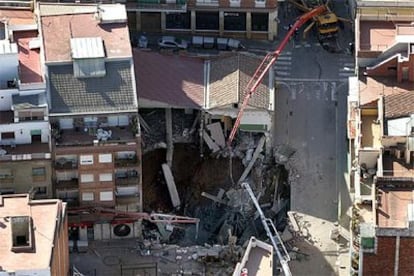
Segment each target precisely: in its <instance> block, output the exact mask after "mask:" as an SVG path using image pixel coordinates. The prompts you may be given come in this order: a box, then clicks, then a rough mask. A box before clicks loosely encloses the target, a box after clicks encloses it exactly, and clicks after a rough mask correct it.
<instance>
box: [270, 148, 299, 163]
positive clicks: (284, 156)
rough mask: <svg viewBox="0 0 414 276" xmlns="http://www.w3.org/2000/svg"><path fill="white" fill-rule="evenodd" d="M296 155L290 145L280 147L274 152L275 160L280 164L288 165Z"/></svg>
mask: <svg viewBox="0 0 414 276" xmlns="http://www.w3.org/2000/svg"><path fill="white" fill-rule="evenodd" d="M294 153H295V149H293V148H292V147H290V146H288V145H280V146H278V147H276V148H275V150H274V153H273V155H274V158H275V161H276V163H278V164H286V163H287V162H288V160H289V158H290V157H291V156H292V155H293V154H294Z"/></svg>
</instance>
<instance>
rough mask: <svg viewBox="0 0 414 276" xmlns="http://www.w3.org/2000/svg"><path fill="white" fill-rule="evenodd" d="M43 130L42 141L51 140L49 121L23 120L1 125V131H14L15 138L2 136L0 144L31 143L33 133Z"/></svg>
mask: <svg viewBox="0 0 414 276" xmlns="http://www.w3.org/2000/svg"><path fill="white" fill-rule="evenodd" d="M39 130H40V132H41V142H42V143H48V142H49V136H50V131H49V122H47V121H38V122H31V121H29V122H21V123H11V124H3V125H0V133H4V132H8V133H11V132H13V133H14V139H3V140H2V138H1V136H0V145H13V144H14V145H20V144H31V143H32V133H33V132H36V131H39Z"/></svg>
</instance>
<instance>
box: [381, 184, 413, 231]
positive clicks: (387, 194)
mask: <svg viewBox="0 0 414 276" xmlns="http://www.w3.org/2000/svg"><path fill="white" fill-rule="evenodd" d="M378 193H379V195H380V197H381V199H380V202H379V203H380V204H379V205H378V208H377V225H378V227H384V228H387V227H393V228H406V227H407V226H408V223H407V212H408V210H407V206H408V204H410V203H413V196H414V191H413V190H412V189H407V190H402V189H401V190H394V189H392V190H391V189H389V188H388V189H386V188H380V189H378Z"/></svg>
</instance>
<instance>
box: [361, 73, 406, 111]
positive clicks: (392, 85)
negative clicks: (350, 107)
mask: <svg viewBox="0 0 414 276" xmlns="http://www.w3.org/2000/svg"><path fill="white" fill-rule="evenodd" d="M413 90H414V83H410V82H403V83H398V82H397V80H396V78H395V77H362V78H360V81H359V91H360V93H359V101H360V104H361V105H366V104H369V103H372V102H374V101H377V100H378V99H379V98H380V97H382V96H387V95H394V94H399V93H403V92H407V91H413Z"/></svg>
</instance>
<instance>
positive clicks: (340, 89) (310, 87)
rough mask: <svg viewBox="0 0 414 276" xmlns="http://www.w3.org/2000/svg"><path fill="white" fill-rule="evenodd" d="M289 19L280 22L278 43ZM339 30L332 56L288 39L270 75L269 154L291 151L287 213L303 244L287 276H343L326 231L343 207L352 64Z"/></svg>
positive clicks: (346, 37)
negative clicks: (281, 147) (294, 216)
mask: <svg viewBox="0 0 414 276" xmlns="http://www.w3.org/2000/svg"><path fill="white" fill-rule="evenodd" d="M289 20H290V21H289ZM291 20H292V19H289V18H285V19H284V22H283V21H282V22H281V28H280V29H281V30H282V32H281V34H280V37H283V32H285V31H286V30H285V29H283V25H287V24H288V22H291ZM346 31H348V33H345V34H344V33H343V34H341V37H339V38H338V45H339V47H340V48H342V49H343V51H341V52H340V53H329V52H328V51H326V50H324V49H323V48H322V47H321V45H320V44H319V43H318V42H317V41H316V38H315V37H314V36H310V37H308V38H307V39H306V40H302V39H292V40H291V42H290V43H289V45H288V46H287V47H286V49H285V50H284V51H283V52H282V55H281V56H280V58H279V60H278V61H277V62H276V65H275V68H274V69H275V73H276V85H277V86H276V96H275V97H276V99H275V102H276V104H275V118H274V122H275V125H274V131H273V138H274V140H273V141H274V146H275V147H277V146H278V145H289V146H290V147H292V148H294V149H295V150H296V153H295V154H294V155H293V156H292V158H291V160H290V161H289V163H288V167H289V168H290V169H291V182H290V186H291V210H292V211H295V212H296V213H297V215H298V217H299V224H301V225H305V226H306V227H304V228H305V230H306V231H305V232H306V233H302V235H305V236H307V238H306V239H305V241H302V242H300V243H299V245H298V248H299V250H301V251H302V252H305V253H307V254H308V255H309V257H308V258H307V259H306V261H305V260H301V261H291V262H290V267H291V270H292V274H293V275H304V274H307V275H341V274H343V273H344V272H345V270H346V269H345V266H346V265H347V263H343V261H342V262H341V259H343V258H341V256H340V254H339V251H341V250H340V248H341V247H344V245H343V244H339V243H337V242H336V241H333V240H331V239H330V231H331V230H333V229H335V228H336V224H335V223H336V222H338V221H339V220H340V216H341V215H343V214H345V213H346V210H347V208H348V207H349V206H350V205H351V200H350V196H349V191H348V188H347V183H346V176H347V173H348V172H347V170H348V169H347V168H348V161H347V151H348V150H347V147H348V144H347V140H346V113H347V94H348V76H352V75H353V74H354V72H353V68H354V67H355V63H354V59H353V57H352V56H351V55H349V54H348V53H347V52H346V51H345V48H344V47H343V46H342V45H347V41H351V33H350V30H349V29H348V30H345V32H346ZM292 179H293V180H292ZM345 228H346V225H345ZM342 251H346V250H342ZM341 270H342V271H341Z"/></svg>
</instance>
